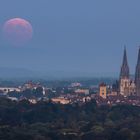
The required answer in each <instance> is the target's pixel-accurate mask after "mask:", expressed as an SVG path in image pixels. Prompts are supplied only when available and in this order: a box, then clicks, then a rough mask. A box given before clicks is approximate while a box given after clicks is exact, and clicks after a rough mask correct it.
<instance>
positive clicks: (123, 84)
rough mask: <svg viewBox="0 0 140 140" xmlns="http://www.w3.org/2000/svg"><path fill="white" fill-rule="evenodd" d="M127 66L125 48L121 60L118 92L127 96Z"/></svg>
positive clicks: (128, 82) (128, 83)
mask: <svg viewBox="0 0 140 140" xmlns="http://www.w3.org/2000/svg"><path fill="white" fill-rule="evenodd" d="M129 86H130V78H129V66H128V62H127V54H126V48H125V49H124V55H123V62H122V66H121V71H120V94H121V95H123V96H129V94H130V92H129Z"/></svg>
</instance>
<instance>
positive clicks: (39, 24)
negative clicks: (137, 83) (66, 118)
mask: <svg viewBox="0 0 140 140" xmlns="http://www.w3.org/2000/svg"><path fill="white" fill-rule="evenodd" d="M139 5H140V1H138V0H135V1H131V0H124V1H121V0H118V1H112V0H106V1H101V0H94V1H93V0H86V1H85V0H76V1H75V0H71V1H66V0H59V1H49V0H42V1H34V0H30V1H27V0H24V1H19V0H12V1H8V0H2V1H1V5H0V13H1V15H0V28H1V37H0V67H1V68H3V69H4V71H5V69H9V70H10V69H14V70H13V71H16V70H15V68H19V69H20V70H21V69H22V70H21V71H23V75H24V76H25V75H26V73H27V71H31V72H29V74H30V73H35V75H37V74H38V73H42V74H40V75H46V76H47V75H52V76H53V75H55V76H58V75H59V74H60V73H61V75H62V76H64V75H65V76H76V75H77V76H81V75H82V76H83V75H84V74H85V76H95V75H107V76H112V75H113V74H114V75H117V74H118V73H119V70H120V66H121V63H122V55H123V49H124V45H126V48H127V53H128V62H129V66H130V70H131V71H130V72H131V74H134V71H135V66H136V60H137V53H138V46H139V45H140V16H139V13H140V8H139ZM17 17H18V18H23V19H25V20H27V21H29V22H30V24H31V25H32V27H33V37H32V39H31V40H30V41H29V42H28V43H26V44H24V45H22V46H20V47H18V46H16V47H15V46H13V45H12V44H10V43H7V42H6V41H5V40H4V39H3V34H2V29H3V25H4V23H5V22H6V21H7V20H9V19H12V18H17ZM19 69H18V70H19ZM18 70H17V71H18ZM11 71H12V70H11ZM24 72H25V74H24ZM21 73H22V72H21ZM36 73H37V74H36ZM13 74H14V73H13ZM5 75H6V74H5ZM117 76H118V75H117Z"/></svg>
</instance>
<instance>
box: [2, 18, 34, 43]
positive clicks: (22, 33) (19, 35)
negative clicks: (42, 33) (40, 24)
mask: <svg viewBox="0 0 140 140" xmlns="http://www.w3.org/2000/svg"><path fill="white" fill-rule="evenodd" d="M3 33H4V37H5V39H6V40H8V42H10V43H12V44H13V45H17V46H18V45H23V44H24V43H26V42H28V41H29V40H30V39H31V38H32V36H33V28H32V25H31V24H30V23H29V22H28V21H27V20H25V19H21V18H13V19H10V20H8V21H6V22H5V24H4V27H3Z"/></svg>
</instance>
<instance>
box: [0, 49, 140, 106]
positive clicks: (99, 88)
mask: <svg viewBox="0 0 140 140" xmlns="http://www.w3.org/2000/svg"><path fill="white" fill-rule="evenodd" d="M113 82H114V83H112V84H106V83H105V82H104V81H102V82H100V83H99V84H98V85H92V86H85V85H82V84H81V83H80V82H71V83H70V84H69V85H65V86H61V87H60V86H55V87H53V85H51V86H45V85H44V86H43V85H41V84H40V83H37V82H32V81H29V82H26V83H25V84H23V85H19V86H16V87H0V97H3V98H8V99H11V100H14V101H21V100H28V101H29V102H30V103H32V104H36V103H37V102H38V101H52V102H53V103H60V104H73V103H78V104H84V103H86V102H88V101H91V100H92V99H95V100H96V102H97V105H99V106H100V105H110V106H113V105H118V104H130V105H135V106H140V96H139V95H140V49H139V53H138V60H137V66H136V73H135V78H133V77H132V78H130V73H129V66H128V62H127V53H126V48H124V55H123V62H122V66H121V70H120V77H119V78H118V80H116V81H113Z"/></svg>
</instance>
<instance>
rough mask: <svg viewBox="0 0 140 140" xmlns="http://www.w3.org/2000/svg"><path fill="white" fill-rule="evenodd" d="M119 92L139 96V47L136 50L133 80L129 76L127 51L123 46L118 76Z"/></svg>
mask: <svg viewBox="0 0 140 140" xmlns="http://www.w3.org/2000/svg"><path fill="white" fill-rule="evenodd" d="M119 93H120V94H121V95H123V96H130V95H136V96H140V48H139V52H138V60H137V65H136V71H135V79H134V80H133V79H132V78H130V73H129V65H128V61H127V52H126V48H124V55H123V62H122V66H121V71H120V78H119Z"/></svg>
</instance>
